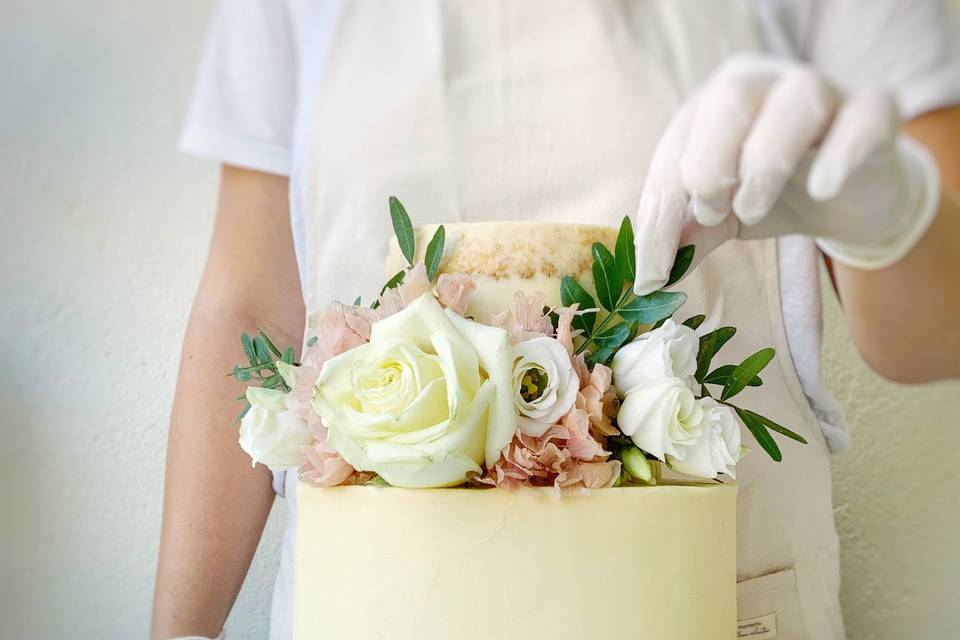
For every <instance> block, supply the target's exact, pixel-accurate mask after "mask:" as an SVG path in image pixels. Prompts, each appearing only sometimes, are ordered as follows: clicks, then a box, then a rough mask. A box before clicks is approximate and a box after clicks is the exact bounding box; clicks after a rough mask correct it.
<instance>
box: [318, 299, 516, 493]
mask: <svg viewBox="0 0 960 640" xmlns="http://www.w3.org/2000/svg"><path fill="white" fill-rule="evenodd" d="M313 406H314V409H315V410H316V411H317V413H318V414H319V415H320V417H321V419H322V420H323V423H324V425H326V427H327V429H328V434H327V441H328V442H329V444H330V445H331V446H332V447H333V448H334V449H336V450H337V452H339V453H340V455H342V456H343V458H344V459H345V460H346V461H347V462H348V463H350V465H352V466H353V467H354V468H355V469H357V470H359V471H372V472H374V473H377V474H379V475H380V476H381V477H382V478H383V479H384V480H386V481H387V482H388V483H389V484H391V485H394V486H398V487H445V486H456V485H458V484H461V483H462V482H464V480H465V479H466V476H467V474H468V473H469V472H479V471H480V464H481V463H483V462H484V461H486V463H487V464H488V465H490V466H492V465H493V464H494V463H495V462H496V460H497V459H498V458H499V457H500V451H501V449H503V447H505V446H506V445H507V444H508V443H509V442H510V440H511V439H512V438H513V434H514V432H515V430H516V419H517V418H516V413H515V411H514V408H513V394H512V393H511V353H510V343H509V340H508V339H507V333H506V332H505V331H504V330H502V329H498V328H495V327H488V326H485V325H481V324H479V323H476V322H473V321H472V320H467V319H465V318H462V317H460V316H458V315H457V314H456V313H454V312H453V311H450V310H445V309H443V308H442V307H441V306H440V304H439V303H438V302H437V301H436V299H435V298H434V297H433V295H432V294H429V293H428V294H424V295H422V296H421V297H419V298H417V299H416V300H414V301H413V302H411V303H410V304H409V305H408V306H407V307H406V308H405V309H403V310H402V311H400V312H398V313H396V314H394V315H392V316H390V317H388V318H385V319H383V320H380V321H379V322H377V323H376V324H374V325H373V329H372V331H371V335H370V342H369V343H368V344H365V345H361V346H359V347H356V348H354V349H351V350H350V351H347V352H346V353H344V354H342V355H339V356H337V357H334V358H332V359H330V360H328V361H327V362H326V363H325V364H324V365H323V369H322V370H321V371H320V376H319V377H318V378H317V382H316V386H315V390H314V398H313Z"/></svg>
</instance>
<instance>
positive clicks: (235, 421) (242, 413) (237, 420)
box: [233, 396, 250, 424]
mask: <svg viewBox="0 0 960 640" xmlns="http://www.w3.org/2000/svg"><path fill="white" fill-rule="evenodd" d="M245 399H246V396H244V400H245ZM247 411H250V403H249V402H245V403H244V405H243V409H241V410H240V415H238V416H237V417H236V418H234V419H233V424H239V423H240V421H241V420H243V416H245V415H247Z"/></svg>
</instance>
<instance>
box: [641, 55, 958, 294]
mask: <svg viewBox="0 0 960 640" xmlns="http://www.w3.org/2000/svg"><path fill="white" fill-rule="evenodd" d="M899 128H900V121H899V117H898V114H897V109H896V106H895V104H894V101H893V98H892V97H891V96H890V95H888V94H886V93H881V92H872V93H863V94H858V95H853V96H843V95H842V94H841V93H840V92H839V91H837V90H836V89H835V88H833V87H832V86H831V85H830V84H829V83H828V82H827V81H826V80H824V79H823V78H822V77H820V76H819V75H818V74H817V73H816V72H815V71H814V70H812V69H811V68H809V67H805V66H801V65H798V64H794V63H788V62H784V61H780V60H774V59H771V58H766V57H760V56H749V57H737V58H734V59H731V60H730V61H728V62H727V63H725V64H724V65H723V66H722V67H721V69H720V70H719V71H718V72H717V73H716V74H715V75H714V76H713V77H712V78H711V79H710V80H709V81H708V82H707V83H706V84H705V85H704V87H702V88H701V89H700V90H699V91H698V92H697V93H695V94H694V95H693V96H692V97H691V98H690V99H689V100H688V101H687V102H686V103H685V104H684V105H683V106H682V107H681V108H680V110H679V111H678V113H677V114H676V116H675V117H674V119H673V121H672V122H671V123H670V125H669V126H668V127H667V130H666V131H665V133H664V135H663V137H662V138H661V140H660V142H659V143H658V145H657V147H656V150H655V152H654V155H653V158H652V160H651V164H650V168H649V171H648V173H647V180H646V183H645V186H644V189H643V194H642V196H641V199H640V206H639V210H638V212H637V217H636V219H635V220H634V228H635V237H636V248H637V278H636V281H635V290H636V293H637V294H646V293H650V292H651V291H655V290H656V289H659V288H660V287H661V286H663V285H664V284H665V283H666V281H667V278H668V276H669V273H670V267H671V264H672V262H673V258H674V256H675V254H676V251H677V248H678V247H679V246H683V245H687V244H694V245H696V247H697V249H696V253H695V261H697V262H699V261H700V260H702V259H703V258H704V257H705V256H706V255H708V254H709V253H710V252H711V251H712V250H713V249H715V248H716V247H718V246H720V245H721V244H723V243H724V242H726V241H727V240H730V239H731V238H742V239H754V238H769V237H775V236H780V235H784V234H790V233H801V234H805V235H808V236H813V237H815V238H817V242H818V244H819V245H820V248H821V249H822V250H823V251H824V253H826V254H827V255H829V256H831V257H832V258H833V259H835V260H837V261H839V262H842V263H845V264H848V265H851V266H855V267H858V268H863V269H877V268H882V267H885V266H889V265H891V264H893V263H894V262H896V261H897V260H899V259H900V258H902V257H903V256H904V255H905V254H906V253H907V252H908V251H909V250H910V249H911V248H912V247H913V246H914V245H915V244H916V243H917V242H918V241H919V239H920V237H921V236H922V235H923V233H924V231H925V230H926V229H927V227H928V226H929V224H930V222H932V220H933V218H934V217H935V216H936V213H937V210H938V208H939V203H940V185H939V178H938V174H937V168H936V164H935V162H934V161H933V159H932V157H931V156H930V155H929V153H928V152H927V151H926V150H925V149H923V148H922V147H921V146H920V145H918V144H917V143H915V142H912V141H910V140H908V139H907V138H905V137H903V136H899Z"/></svg>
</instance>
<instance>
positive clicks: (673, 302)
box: [560, 217, 807, 462]
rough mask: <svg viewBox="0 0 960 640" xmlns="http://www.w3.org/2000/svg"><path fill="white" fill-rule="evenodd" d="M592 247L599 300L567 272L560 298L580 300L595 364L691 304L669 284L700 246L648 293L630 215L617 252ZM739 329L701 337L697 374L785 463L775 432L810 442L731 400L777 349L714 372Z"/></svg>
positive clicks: (680, 255) (585, 345) (584, 347)
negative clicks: (639, 291)
mask: <svg viewBox="0 0 960 640" xmlns="http://www.w3.org/2000/svg"><path fill="white" fill-rule="evenodd" d="M591 250H592V253H593V266H592V272H593V280H594V288H595V290H596V299H594V297H593V296H592V295H590V293H589V292H588V291H587V290H586V289H585V288H584V287H583V286H582V285H581V284H580V283H579V282H577V280H576V279H575V278H574V277H573V276H566V277H565V278H564V279H563V281H562V282H561V284H560V300H561V303H562V304H563V305H564V306H571V305H574V304H576V305H578V308H579V309H580V310H581V313H580V314H579V315H577V316H576V317H575V318H574V319H573V328H574V329H578V330H579V331H580V340H579V344H578V346H577V348H576V353H578V354H579V353H584V352H587V354H588V358H587V359H588V362H590V364H591V365H593V364H597V363H603V364H606V363H608V362H609V361H610V360H611V359H612V358H613V355H614V354H615V353H616V352H617V350H618V349H619V348H620V347H622V346H623V345H624V344H626V343H627V342H629V341H631V340H633V339H634V338H635V337H636V336H637V334H638V333H640V331H641V330H645V329H652V328H656V327H659V326H660V325H662V324H663V322H664V321H665V320H666V319H667V318H669V317H671V316H672V315H673V314H674V313H675V312H676V311H677V309H679V308H680V307H681V306H682V305H683V303H684V302H686V300H687V296H686V294H684V293H682V292H680V291H666V290H665V288H666V287H670V286H672V285H674V284H676V283H677V282H679V281H680V279H681V278H683V276H684V275H685V274H686V273H687V271H688V270H689V269H690V266H691V265H692V264H693V258H694V255H695V253H696V248H695V247H694V246H693V245H686V246H683V247H680V248H679V249H678V250H677V255H676V258H675V259H674V262H673V267H672V268H671V270H670V275H669V277H668V279H667V282H666V284H665V285H664V288H663V289H660V290H658V291H654V292H653V293H650V294H647V295H644V296H638V295H635V294H634V293H633V283H634V281H635V280H636V254H635V253H634V252H635V249H634V234H633V226H632V224H631V223H630V219H629V218H628V217H625V218H624V219H623V223H622V224H621V225H620V231H619V233H618V234H617V241H616V244H615V245H614V252H613V253H612V254H611V253H610V250H609V249H608V248H607V247H605V246H604V245H602V244H600V243H599V242H597V243H594V244H593V247H592V249H591ZM598 303H599V306H598ZM600 308H602V309H604V310H606V311H607V315H606V316H605V317H604V318H603V319H602V320H600V321H599V322H598V316H599V314H598V311H599V309H600ZM705 319H706V317H705V316H704V315H703V314H699V315H695V316H693V317H691V318H687V319H686V320H685V321H684V322H683V324H684V325H686V326H688V327H690V328H691V329H694V330H696V329H698V328H699V327H700V325H701V324H703V322H704V320H705ZM736 332H737V330H736V328H735V327H719V328H718V329H714V330H713V331H710V332H708V333H705V334H704V335H703V336H701V337H700V345H699V349H698V351H697V370H696V374H695V378H696V380H697V382H698V383H699V384H700V388H701V396H710V397H713V394H711V392H710V390H709V389H708V385H710V386H716V387H719V393H718V395H719V397H718V398H717V402H719V403H721V404H724V405H727V406H729V407H730V408H731V409H733V410H734V411H735V412H736V413H737V415H738V416H739V417H740V419H741V420H742V421H743V423H744V425H745V426H746V427H747V429H748V430H749V431H750V433H751V434H752V435H753V437H754V439H755V440H756V441H757V443H758V444H759V445H760V447H761V448H762V449H763V450H764V451H766V452H767V454H768V455H769V456H770V457H771V458H772V459H773V460H775V461H777V462H779V461H780V460H782V459H783V455H782V453H781V451H780V447H779V446H778V445H777V442H776V441H775V440H774V438H773V435H772V434H771V431H772V432H776V433H779V434H781V435H783V436H786V437H788V438H791V439H793V440H795V441H797V442H800V443H802V444H806V442H807V441H806V440H805V439H804V438H803V437H802V436H800V435H799V434H797V433H795V432H793V431H791V430H790V429H787V428H786V427H784V426H782V425H779V424H777V423H776V422H774V421H773V420H771V419H770V418H767V417H765V416H762V415H760V414H758V413H756V412H754V411H751V410H749V409H744V408H742V407H739V406H736V405H734V404H732V403H731V402H730V399H731V398H733V397H734V396H736V395H737V394H739V393H741V392H742V391H743V390H744V389H746V388H747V387H758V386H760V385H762V384H763V380H762V379H761V378H760V376H759V373H760V372H761V371H762V370H763V369H764V368H765V367H766V366H767V365H768V364H769V363H770V362H771V361H772V360H773V357H774V355H775V352H774V350H773V349H770V348H767V349H761V350H759V351H757V352H756V353H754V354H752V355H750V356H749V357H747V358H745V359H744V360H743V362H741V363H739V364H725V365H722V366H718V367H716V368H715V369H712V370H711V363H712V362H713V358H714V356H716V355H717V352H719V351H720V349H722V348H723V346H724V345H725V344H726V343H727V342H729V341H730V339H731V338H733V336H734V335H735V334H736ZM633 448H635V447H634V445H633V444H632V443H629V444H627V443H623V446H622V447H619V448H616V449H617V450H618V451H619V450H620V449H622V452H621V453H623V452H629V453H632V454H636V453H637V452H633V451H632V449H633ZM615 453H616V452H615ZM634 457H635V460H634V462H636V461H637V460H639V458H637V457H636V455H634Z"/></svg>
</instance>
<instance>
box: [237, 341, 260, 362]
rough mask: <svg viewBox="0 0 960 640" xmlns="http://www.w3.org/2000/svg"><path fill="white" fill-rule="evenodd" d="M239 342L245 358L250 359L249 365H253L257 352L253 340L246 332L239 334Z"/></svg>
mask: <svg viewBox="0 0 960 640" xmlns="http://www.w3.org/2000/svg"><path fill="white" fill-rule="evenodd" d="M240 343H241V344H242V345H243V353H244V355H246V356H247V360H249V361H250V366H254V365H256V363H257V352H256V350H254V348H253V340H251V339H250V336H249V335H247V334H246V333H241V334H240Z"/></svg>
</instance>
